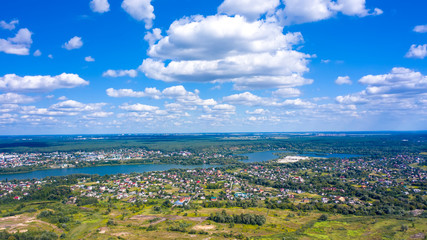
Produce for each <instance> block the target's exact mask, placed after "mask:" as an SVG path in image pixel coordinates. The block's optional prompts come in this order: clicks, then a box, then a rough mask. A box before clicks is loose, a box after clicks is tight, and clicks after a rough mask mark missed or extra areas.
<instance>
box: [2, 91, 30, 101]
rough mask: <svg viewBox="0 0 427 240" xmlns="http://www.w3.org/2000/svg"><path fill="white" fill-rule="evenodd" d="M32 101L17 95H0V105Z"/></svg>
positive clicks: (27, 97)
mask: <svg viewBox="0 0 427 240" xmlns="http://www.w3.org/2000/svg"><path fill="white" fill-rule="evenodd" d="M33 101H34V98H32V97H29V96H25V95H21V94H17V93H5V94H0V103H10V104H20V103H29V102H33Z"/></svg>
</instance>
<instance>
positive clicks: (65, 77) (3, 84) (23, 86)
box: [0, 73, 89, 92]
mask: <svg viewBox="0 0 427 240" xmlns="http://www.w3.org/2000/svg"><path fill="white" fill-rule="evenodd" d="M88 84H89V82H88V81H85V80H84V79H82V78H80V77H79V75H77V74H70V73H62V74H60V75H57V76H50V75H45V76H42V75H37V76H23V77H21V76H18V75H16V74H6V75H4V76H3V77H0V89H2V90H6V91H13V92H20V91H39V92H47V91H52V90H55V89H59V88H75V87H78V86H85V85H88Z"/></svg>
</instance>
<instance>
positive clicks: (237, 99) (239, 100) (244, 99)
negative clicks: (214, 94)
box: [222, 92, 264, 106]
mask: <svg viewBox="0 0 427 240" xmlns="http://www.w3.org/2000/svg"><path fill="white" fill-rule="evenodd" d="M222 100H223V101H224V102H229V103H233V104H237V105H247V106H254V105H262V104H263V102H264V99H263V98H261V97H259V96H256V95H254V94H252V93H250V92H244V93H239V94H233V95H230V96H226V97H223V98H222Z"/></svg>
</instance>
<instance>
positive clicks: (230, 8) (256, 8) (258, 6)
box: [218, 0, 280, 20]
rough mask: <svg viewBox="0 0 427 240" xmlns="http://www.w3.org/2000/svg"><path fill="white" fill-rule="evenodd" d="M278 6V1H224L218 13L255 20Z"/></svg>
mask: <svg viewBox="0 0 427 240" xmlns="http://www.w3.org/2000/svg"><path fill="white" fill-rule="evenodd" d="M279 5H280V0H225V1H224V2H223V3H222V4H221V5H220V6H219V7H218V12H219V13H227V14H229V15H241V16H245V17H246V18H247V19H249V20H256V19H258V18H259V16H260V15H262V14H264V13H267V12H271V11H273V10H274V9H275V8H276V7H277V6H279Z"/></svg>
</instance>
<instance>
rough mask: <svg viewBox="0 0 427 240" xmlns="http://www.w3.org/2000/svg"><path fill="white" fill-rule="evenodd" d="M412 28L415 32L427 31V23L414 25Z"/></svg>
mask: <svg viewBox="0 0 427 240" xmlns="http://www.w3.org/2000/svg"><path fill="white" fill-rule="evenodd" d="M413 30H414V32H417V33H426V32H427V24H426V25H418V26H415V27H414V29H413Z"/></svg>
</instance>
